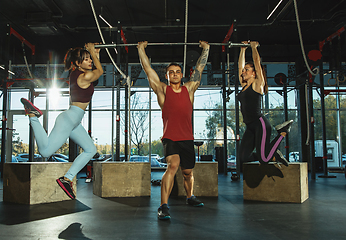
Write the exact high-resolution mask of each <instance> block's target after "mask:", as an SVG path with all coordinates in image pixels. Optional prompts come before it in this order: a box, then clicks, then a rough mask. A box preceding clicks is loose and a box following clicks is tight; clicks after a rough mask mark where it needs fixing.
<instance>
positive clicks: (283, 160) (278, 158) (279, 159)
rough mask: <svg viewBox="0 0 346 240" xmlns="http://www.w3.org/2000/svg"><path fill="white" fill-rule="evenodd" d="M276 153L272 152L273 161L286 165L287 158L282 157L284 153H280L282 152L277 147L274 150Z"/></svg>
mask: <svg viewBox="0 0 346 240" xmlns="http://www.w3.org/2000/svg"><path fill="white" fill-rule="evenodd" d="M276 153H277V154H274V156H275V161H276V162H279V163H282V164H283V165H285V166H286V167H288V161H287V159H286V158H285V157H284V155H282V152H281V151H280V150H279V149H278V150H276Z"/></svg>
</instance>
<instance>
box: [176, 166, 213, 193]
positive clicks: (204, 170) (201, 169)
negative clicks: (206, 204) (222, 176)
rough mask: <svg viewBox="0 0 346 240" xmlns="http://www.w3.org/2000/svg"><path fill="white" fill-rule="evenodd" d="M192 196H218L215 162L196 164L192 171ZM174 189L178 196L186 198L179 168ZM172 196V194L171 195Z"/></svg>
mask: <svg viewBox="0 0 346 240" xmlns="http://www.w3.org/2000/svg"><path fill="white" fill-rule="evenodd" d="M193 176H194V185H193V194H194V195H195V196H199V197H202V196H204V197H217V196H218V193H219V191H218V164H217V162H196V165H195V168H194V169H193ZM174 184H175V186H174V187H173V188H175V189H176V190H175V191H176V192H177V195H178V196H186V192H185V188H184V180H183V174H182V172H181V168H180V167H179V169H178V171H177V173H176V175H175V183H174ZM173 195H174V193H173Z"/></svg>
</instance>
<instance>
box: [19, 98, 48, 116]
mask: <svg viewBox="0 0 346 240" xmlns="http://www.w3.org/2000/svg"><path fill="white" fill-rule="evenodd" d="M20 101H21V102H22V104H23V105H24V109H25V114H26V115H28V114H29V113H31V114H35V116H36V117H37V118H39V117H41V116H42V114H43V113H42V111H41V110H40V109H39V108H38V107H35V105H34V104H32V102H30V101H29V100H28V99H25V98H21V99H20Z"/></svg>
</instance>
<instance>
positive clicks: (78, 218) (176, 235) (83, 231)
mask: <svg viewBox="0 0 346 240" xmlns="http://www.w3.org/2000/svg"><path fill="white" fill-rule="evenodd" d="M162 174H163V172H160V171H157V172H153V173H152V179H160V178H161V176H162ZM332 175H336V176H337V177H336V178H317V179H316V180H309V199H308V200H307V201H305V202H304V203H302V204H297V203H268V202H253V201H244V200H243V195H242V194H243V188H242V187H243V183H242V181H238V182H233V181H232V180H231V175H230V174H229V175H227V176H225V175H220V176H219V196H218V197H217V198H212V197H200V199H201V200H203V201H204V203H205V206H204V207H201V208H197V207H190V206H188V205H186V204H185V199H184V198H181V197H172V198H170V200H169V201H170V202H169V206H170V213H171V217H172V218H171V220H167V221H160V220H158V219H157V208H158V206H159V203H160V186H152V188H151V190H152V191H151V197H138V198H100V197H98V196H95V195H93V193H92V183H85V179H84V178H83V174H79V175H78V176H79V179H78V183H77V184H78V186H77V187H78V193H77V200H75V201H63V202H58V203H49V204H38V205H31V206H30V205H20V204H12V203H4V202H3V201H2V183H1V185H0V186H1V187H0V188H1V190H0V199H1V200H0V239H6V240H7V239H11V240H12V239H14V240H16V239H20V240H23V239H83V240H85V239H93V240H99V239H267V240H270V239H287V240H292V239H294V240H297V239H328V240H329V239H346V228H345V225H346V179H345V175H344V174H343V173H333V174H332Z"/></svg>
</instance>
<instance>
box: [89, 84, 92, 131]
mask: <svg viewBox="0 0 346 240" xmlns="http://www.w3.org/2000/svg"><path fill="white" fill-rule="evenodd" d="M91 84H93V83H91ZM91 109H92V101H90V103H89V111H88V134H89V136H90V138H91V128H92V110H91Z"/></svg>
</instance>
